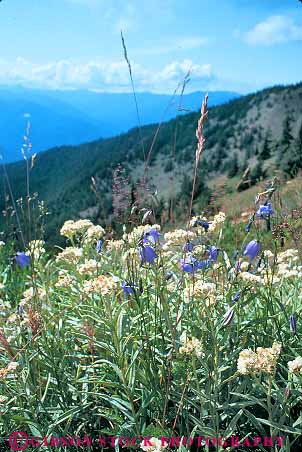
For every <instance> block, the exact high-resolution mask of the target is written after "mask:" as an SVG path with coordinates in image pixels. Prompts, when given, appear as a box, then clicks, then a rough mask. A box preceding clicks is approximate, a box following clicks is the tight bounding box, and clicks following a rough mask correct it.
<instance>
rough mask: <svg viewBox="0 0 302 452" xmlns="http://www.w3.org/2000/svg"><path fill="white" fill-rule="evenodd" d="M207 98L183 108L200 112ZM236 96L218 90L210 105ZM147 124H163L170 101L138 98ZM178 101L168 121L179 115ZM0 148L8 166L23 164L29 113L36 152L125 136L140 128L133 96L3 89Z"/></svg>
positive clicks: (187, 99)
mask: <svg viewBox="0 0 302 452" xmlns="http://www.w3.org/2000/svg"><path fill="white" fill-rule="evenodd" d="M202 96H203V93H201V92H194V93H190V94H186V95H184V98H183V102H182V104H183V107H184V108H185V109H186V110H191V111H196V110H198V108H199V107H200V102H201V99H202ZM238 96H239V94H238V93H234V92H228V91H214V92H212V93H211V96H210V97H211V100H210V105H218V104H222V103H224V102H228V101H229V100H231V99H234V98H235V97H238ZM137 98H138V102H139V108H140V112H141V119H142V123H143V124H151V123H155V122H159V121H160V120H161V117H162V115H163V112H164V111H165V110H166V107H167V105H168V104H169V102H170V100H171V96H170V95H166V94H152V93H148V92H146V93H137ZM178 103H179V99H178V98H175V100H174V103H173V104H172V105H171V106H170V108H169V110H168V111H167V114H166V117H165V119H166V120H168V119H171V118H173V117H175V116H176V114H177V108H178ZM0 106H1V114H0V147H1V149H2V153H3V154H4V159H5V161H6V162H12V161H16V160H21V159H22V155H21V152H20V149H21V146H22V137H23V135H24V131H25V127H26V118H25V117H24V114H26V113H28V114H30V121H31V139H32V143H33V149H34V152H41V151H43V150H46V149H49V148H51V147H55V146H61V145H77V144H81V143H85V142H87V141H91V140H95V139H98V138H101V137H102V138H106V137H110V136H115V135H118V134H119V133H122V132H126V131H127V130H129V129H130V128H132V127H134V126H135V125H136V124H137V117H136V112H135V106H134V101H133V95H132V94H131V93H97V92H93V91H85V90H70V91H51V90H37V89H28V88H23V87H21V86H16V87H10V86H6V87H4V86H2V87H1V86H0Z"/></svg>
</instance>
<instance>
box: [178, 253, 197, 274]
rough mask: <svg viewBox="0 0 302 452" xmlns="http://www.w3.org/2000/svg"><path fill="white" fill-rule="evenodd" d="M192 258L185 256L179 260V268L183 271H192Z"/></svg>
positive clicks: (193, 268)
mask: <svg viewBox="0 0 302 452" xmlns="http://www.w3.org/2000/svg"><path fill="white" fill-rule="evenodd" d="M195 260H196V259H194V258H193V257H192V256H189V257H186V258H185V259H181V260H180V268H181V270H182V271H183V272H185V273H194V272H195V271H196V268H195V266H194V262H195Z"/></svg>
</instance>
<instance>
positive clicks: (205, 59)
mask: <svg viewBox="0 0 302 452" xmlns="http://www.w3.org/2000/svg"><path fill="white" fill-rule="evenodd" d="M121 29H122V30H123V32H124V35H125V39H126V43H127V48H128V54H129V58H130V60H131V63H132V67H133V76H134V80H135V85H136V88H137V90H138V91H154V92H166V93H169V92H173V90H174V89H175V87H176V86H177V84H178V83H179V82H180V81H181V80H182V78H183V77H184V75H185V73H186V72H187V70H188V69H189V68H191V81H190V84H189V85H188V87H187V90H188V91H194V90H198V89H200V90H205V89H206V90H213V89H222V90H235V91H239V92H242V93H246V92H250V91H254V90H257V89H260V88H262V87H265V86H270V85H274V84H279V83H282V84H284V83H294V82H298V81H300V80H301V78H302V76H301V74H302V58H301V47H302V3H300V2H299V1H298V0H26V1H24V0H21V1H20V0H3V1H2V2H1V3H0V38H1V43H2V45H1V54H0V83H1V84H22V85H26V86H31V87H39V88H52V89H54V88H55V89H66V88H67V89H69V88H77V89H79V88H81V89H94V90H100V91H129V90H130V84H129V76H128V73H127V66H126V64H125V61H124V60H123V52H122V47H121V40H120V30H121Z"/></svg>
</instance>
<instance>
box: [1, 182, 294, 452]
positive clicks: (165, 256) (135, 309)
mask: <svg viewBox="0 0 302 452" xmlns="http://www.w3.org/2000/svg"><path fill="white" fill-rule="evenodd" d="M188 186H189V184H188ZM268 189H269V191H268V193H269V194H268V196H269V198H271V201H272V202H273V203H274V201H273V193H274V185H271V186H270V187H268ZM257 207H258V206H257ZM162 208H164V207H162ZM274 208H275V207H274ZM200 218H203V215H202V216H201V217H200ZM209 220H210V222H211V225H212V227H211V230H210V231H209V232H207V233H205V231H204V229H203V228H202V227H200V228H193V227H192V228H190V229H189V234H190V235H191V240H193V243H194V249H193V255H194V256H196V258H197V259H199V260H203V259H208V252H207V251H206V250H207V249H208V248H209V246H211V245H215V246H216V247H217V248H219V249H220V250H221V251H220V252H219V255H218V258H217V262H212V264H211V265H210V266H208V268H206V269H204V270H198V271H196V272H195V273H194V275H192V274H190V273H186V274H184V273H182V272H181V269H180V265H179V263H180V260H181V259H183V258H184V251H183V244H184V242H185V241H186V236H187V234H188V231H185V230H183V231H179V230H177V231H174V233H173V231H171V232H172V235H170V238H169V240H168V242H166V243H165V242H164V239H163V237H161V239H160V240H161V244H157V245H153V246H155V250H156V253H157V255H158V257H157V259H156V260H155V262H154V263H153V264H143V265H141V263H140V262H139V261H138V254H137V247H138V246H139V245H140V239H141V235H142V231H141V230H140V229H139V228H138V229H134V230H133V229H132V227H130V225H129V224H128V225H127V233H128V234H127V235H126V236H125V237H124V239H123V240H122V241H121V242H115V245H114V243H112V242H107V241H105V243H104V246H103V249H102V252H101V253H99V254H96V252H95V243H94V242H95V240H97V239H98V238H99V236H98V235H93V237H94V239H93V240H92V241H91V238H90V239H89V240H88V237H91V234H90V235H89V230H90V228H92V226H89V225H88V226H87V225H86V226H85V227H83V224H81V223H79V224H78V225H77V226H76V225H74V226H73V229H70V230H71V231H72V232H66V235H68V237H69V243H68V245H72V246H73V247H74V248H73V249H72V251H69V254H67V252H66V251H64V250H63V252H62V254H61V255H59V256H58V257H57V258H53V257H51V256H49V255H47V253H46V252H45V251H44V250H40V251H39V249H37V248H36V249H35V252H31V256H33V255H34V256H35V258H34V259H32V262H31V267H30V268H24V269H23V270H21V269H20V268H18V267H17V266H16V264H15V263H14V261H13V255H14V254H13V253H14V250H13V246H12V245H13V244H12V243H10V242H9V243H7V244H4V245H3V244H2V245H1V246H0V274H1V278H2V279H1V281H3V283H2V285H1V289H0V290H1V299H2V301H1V303H2V315H1V324H0V328H1V329H0V344H1V348H2V350H1V355H0V363H1V366H0V367H1V373H0V376H1V378H0V397H1V419H0V434H1V436H2V437H7V436H8V435H9V433H11V432H13V431H23V432H27V434H28V435H29V436H36V437H42V438H43V437H44V436H48V437H50V436H51V435H53V436H67V435H70V436H77V437H81V438H83V437H84V435H86V436H89V437H94V438H98V437H99V436H101V435H102V436H107V435H108V436H109V435H116V436H121V435H123V436H128V437H133V436H138V435H142V436H146V435H150V436H156V437H160V436H186V437H189V436H190V435H192V437H194V435H196V436H197V435H198V436H201V435H203V436H207V437H213V438H215V437H216V436H217V435H218V436H220V437H231V436H232V435H236V436H238V437H239V438H240V439H241V440H243V439H244V438H245V437H246V436H249V437H256V436H262V437H264V436H274V437H275V436H284V437H287V441H288V444H289V446H288V447H291V448H296V449H297V450H299V448H300V447H301V429H300V425H301V414H302V411H301V410H302V399H301V384H302V380H301V374H299V373H298V372H292V371H289V370H290V367H289V365H288V363H289V361H293V360H294V359H296V358H297V357H299V356H301V355H302V347H301V332H300V324H301V318H302V317H301V316H302V310H301V289H302V285H301V277H300V276H299V268H300V267H299V266H300V265H301V262H300V257H299V250H298V249H296V248H293V249H291V250H290V251H287V252H286V253H284V252H283V251H284V250H282V248H281V246H280V240H279V237H278V236H277V235H274V236H272V235H271V233H270V232H267V231H266V227H265V221H255V222H253V224H252V228H251V231H250V233H249V235H248V236H247V237H245V236H244V232H243V228H242V227H241V226H240V225H239V224H234V225H232V224H231V223H230V222H225V223H224V218H223V217H222V216H221V215H218V216H216V217H214V218H209ZM283 220H284V219H283V217H282V212H275V215H274V218H272V225H271V226H272V227H274V228H278V227H279V226H280V225H281V224H283ZM289 221H290V219H289ZM300 221H302V219H301V218H300ZM292 225H293V224H292V223H290V226H292ZM301 226H302V223H301ZM66 227H67V226H66ZM69 227H70V226H69ZM146 230H148V226H146ZM67 231H68V227H67ZM100 234H101V235H102V233H100ZM287 234H288V232H287ZM179 237H182V239H181V240H179ZM256 237H257V239H258V240H259V242H260V244H261V251H260V253H259V258H260V257H261V266H260V267H259V265H258V259H254V260H249V259H248V258H247V257H246V256H245V257H244V256H243V254H242V250H243V249H244V246H245V245H246V243H248V242H249V241H250V240H252V239H254V238H256ZM242 239H243V242H242ZM286 240H287V245H288V246H294V245H293V243H294V242H291V241H290V236H287V237H286ZM164 243H165V246H164V247H163V246H162V244H164ZM236 249H237V250H238V253H239V256H238V255H237V254H236V253H235V254H234V251H235V250H236ZM265 250H270V253H268V252H267V253H264V251H265ZM187 257H188V256H187ZM238 257H239V258H240V261H241V265H242V270H238V268H237V262H238ZM244 262H245V263H246V266H248V271H246V270H243V263H244ZM88 263H89V265H88ZM285 267H286V270H285ZM236 269H237V270H236ZM259 270H260V271H259ZM168 275H172V277H171V276H169V277H167V276H168ZM123 281H127V282H128V284H130V285H131V286H132V287H133V291H132V293H131V294H130V295H125V294H124V293H123V290H122V288H121V283H122V282H123ZM238 291H239V292H240V295H239V297H238V299H237V301H234V299H233V298H232V297H233V296H234V295H235V294H236V293H238ZM17 308H18V309H17ZM21 308H22V309H21ZM230 310H231V311H230ZM230 312H232V315H231V316H230ZM293 313H294V314H295V317H296V320H297V330H296V333H295V334H294V333H293V332H292V331H291V330H290V328H289V318H290V316H291V315H292V314H293ZM226 319H229V320H228V321H226ZM8 338H9V340H8ZM274 342H276V343H277V344H275V346H274V347H275V348H274V350H277V351H276V352H275V355H272V350H271V347H272V345H273V343H274ZM278 344H280V346H281V349H280V350H279V348H278V347H279V345H278ZM257 347H264V348H266V349H267V350H266V351H265V350H264V351H263V350H262V352H261V353H262V354H261V353H260V351H258V354H259V361H255V360H253V359H251V360H250V361H244V357H245V356H246V355H248V356H249V355H251V356H252V358H253V356H254V355H253V353H254V354H255V353H256V352H257ZM244 350H245V352H244ZM240 356H241V361H240V362H241V365H238V359H239V357H240ZM12 363H16V365H13V364H12ZM245 364H247V365H248V366H247V369H246V372H245V371H244V365H245ZM260 364H261V365H262V367H259V366H260ZM9 366H10V367H9ZM249 366H250V367H249ZM253 366H254V367H253ZM253 369H254V370H253ZM286 447H287V446H286V445H284V447H283V448H280V449H279V450H281V451H283V452H286V451H287V450H288V449H286ZM244 449H245V450H247V451H249V450H251V451H252V450H254V449H253V448H252V447H251V448H248V447H245V448H244ZM62 450H65V449H63V448H62ZM66 450H68V449H67V447H66ZM88 450H89V449H88ZM92 450H93V449H92ZM216 450H217V452H222V451H223V450H224V447H223V446H218V447H217V449H216ZM263 450H265V449H263Z"/></svg>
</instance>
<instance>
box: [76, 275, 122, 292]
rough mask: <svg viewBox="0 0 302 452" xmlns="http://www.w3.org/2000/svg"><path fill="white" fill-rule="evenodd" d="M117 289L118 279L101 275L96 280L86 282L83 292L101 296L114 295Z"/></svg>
mask: <svg viewBox="0 0 302 452" xmlns="http://www.w3.org/2000/svg"><path fill="white" fill-rule="evenodd" d="M116 288H117V278H115V277H113V276H105V275H100V276H98V277H97V278H96V279H91V280H88V281H84V284H83V291H84V292H85V293H96V294H97V293H100V294H101V295H108V294H112V293H113V292H114V291H115V289H116Z"/></svg>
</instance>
